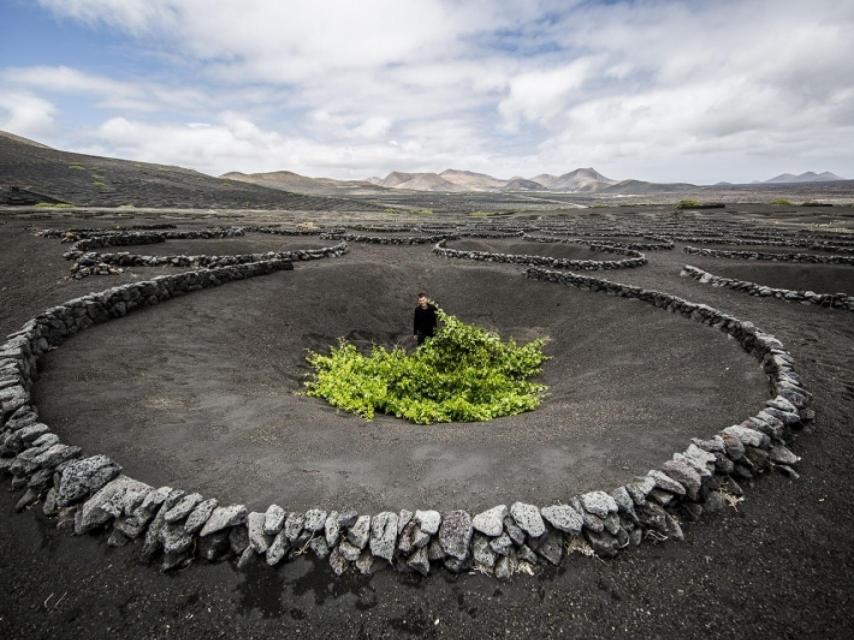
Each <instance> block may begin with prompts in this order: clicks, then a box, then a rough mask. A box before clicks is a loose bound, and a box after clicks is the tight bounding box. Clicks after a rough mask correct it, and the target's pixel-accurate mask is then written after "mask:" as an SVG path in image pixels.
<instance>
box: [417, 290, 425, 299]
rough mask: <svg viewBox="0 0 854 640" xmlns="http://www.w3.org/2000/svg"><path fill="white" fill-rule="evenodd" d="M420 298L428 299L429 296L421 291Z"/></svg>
mask: <svg viewBox="0 0 854 640" xmlns="http://www.w3.org/2000/svg"><path fill="white" fill-rule="evenodd" d="M418 297H419V298H426V297H427V294H426V293H424V292H423V291H419V292H418Z"/></svg>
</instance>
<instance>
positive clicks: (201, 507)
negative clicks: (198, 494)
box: [184, 498, 219, 533]
mask: <svg viewBox="0 0 854 640" xmlns="http://www.w3.org/2000/svg"><path fill="white" fill-rule="evenodd" d="M218 504H219V501H218V500H217V499H216V498H208V499H207V500H202V501H201V502H200V503H199V504H197V505H196V506H195V508H194V509H193V510H192V511H191V512H190V515H188V516H187V519H186V520H185V521H184V531H186V532H187V533H196V532H197V531H198V530H199V529H201V528H202V527H203V526H204V524H205V522H207V521H208V518H210V516H211V514H212V513H213V512H214V509H216V508H217V505H218Z"/></svg>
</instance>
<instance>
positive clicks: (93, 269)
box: [63, 242, 349, 279]
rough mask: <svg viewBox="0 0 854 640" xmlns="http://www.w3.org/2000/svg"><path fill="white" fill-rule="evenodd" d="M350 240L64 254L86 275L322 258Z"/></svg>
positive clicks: (73, 269)
mask: <svg viewBox="0 0 854 640" xmlns="http://www.w3.org/2000/svg"><path fill="white" fill-rule="evenodd" d="M348 250H349V247H348V246H347V243H346V242H339V243H338V244H336V245H333V246H330V247H324V248H322V249H295V250H293V251H268V252H266V253H243V254H233V255H221V256H211V255H196V256H185V255H180V256H146V255H137V254H132V253H126V252H123V253H96V252H94V251H90V252H85V253H84V252H81V251H68V252H66V253H64V254H63V257H64V258H65V259H66V260H74V265H72V267H71V273H72V277H73V278H76V279H80V278H85V277H87V276H90V275H107V274H112V273H121V272H122V269H121V268H119V267H205V268H208V269H214V268H217V267H226V266H232V265H237V264H246V263H252V262H265V261H271V260H272V261H277V260H290V261H292V262H298V261H304V260H320V259H322V258H330V257H339V256H342V255H344V254H345V253H347V251H348Z"/></svg>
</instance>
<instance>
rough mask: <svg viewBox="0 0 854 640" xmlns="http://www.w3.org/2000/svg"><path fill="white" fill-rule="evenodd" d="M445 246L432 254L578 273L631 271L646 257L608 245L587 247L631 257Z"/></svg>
mask: <svg viewBox="0 0 854 640" xmlns="http://www.w3.org/2000/svg"><path fill="white" fill-rule="evenodd" d="M445 245H446V240H442V241H440V242H437V243H436V245H435V246H434V247H433V253H435V254H436V255H440V256H443V257H445V258H460V259H464V260H477V261H480V262H509V263H513V264H525V265H537V266H545V267H552V268H558V269H578V270H580V271H597V270H600V269H631V268H635V267H642V266H643V265H645V264H646V262H647V260H646V256H645V255H644V254H642V253H640V252H638V251H633V250H631V249H621V248H618V247H612V246H610V245H597V244H590V245H588V246H589V247H590V249H591V250H594V251H609V252H611V253H620V254H623V255H628V256H632V257H630V258H626V259H624V260H571V259H569V258H552V257H549V256H529V255H523V254H513V253H493V252H491V251H461V250H459V249H451V248H449V247H447V246H445Z"/></svg>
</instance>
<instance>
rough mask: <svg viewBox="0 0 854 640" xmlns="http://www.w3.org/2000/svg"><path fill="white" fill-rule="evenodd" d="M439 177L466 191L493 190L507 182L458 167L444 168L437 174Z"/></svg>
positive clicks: (500, 187)
mask: <svg viewBox="0 0 854 640" xmlns="http://www.w3.org/2000/svg"><path fill="white" fill-rule="evenodd" d="M439 177H440V178H442V179H443V180H447V181H448V182H451V183H453V184H455V185H457V186H460V187H465V188H466V191H494V190H497V189H502V188H503V187H504V186H505V185H506V184H507V182H508V181H507V180H500V179H498V178H493V177H492V176H488V175H486V174H485V173H475V172H474V171H461V170H459V169H445V170H444V171H443V172H442V173H440V174H439Z"/></svg>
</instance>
